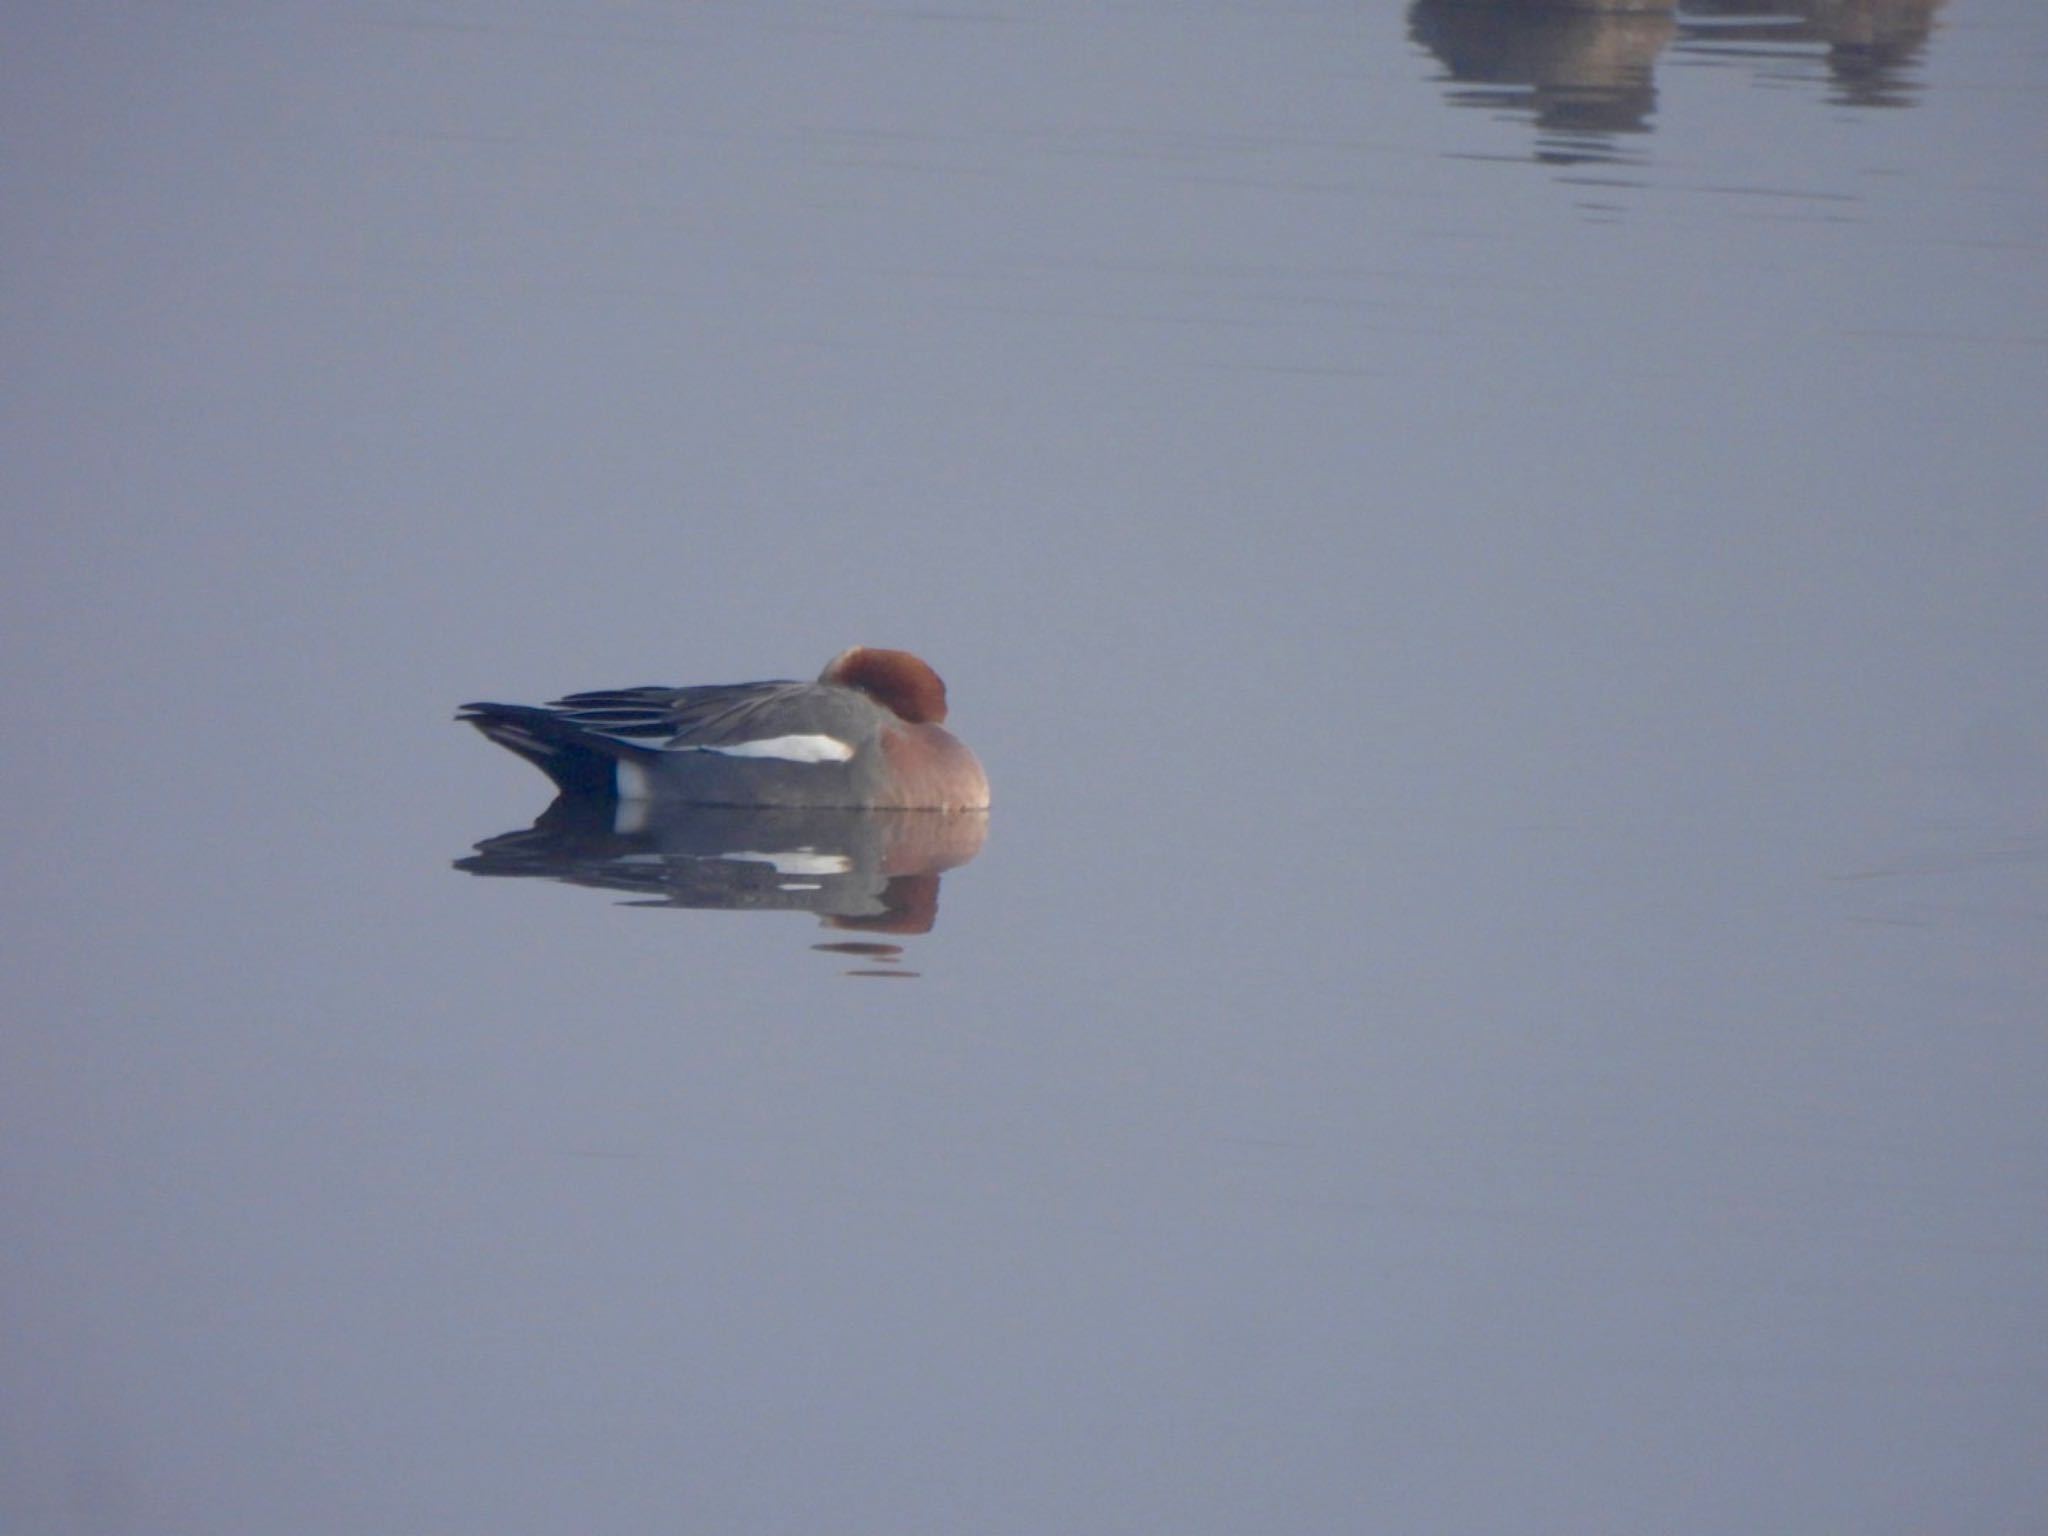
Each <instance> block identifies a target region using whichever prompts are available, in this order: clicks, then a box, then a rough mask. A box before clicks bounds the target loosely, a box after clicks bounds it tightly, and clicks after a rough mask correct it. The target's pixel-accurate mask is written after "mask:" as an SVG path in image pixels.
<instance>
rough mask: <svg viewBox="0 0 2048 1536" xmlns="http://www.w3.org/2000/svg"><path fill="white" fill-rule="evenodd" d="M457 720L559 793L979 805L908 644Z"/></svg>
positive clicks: (941, 706)
mask: <svg viewBox="0 0 2048 1536" xmlns="http://www.w3.org/2000/svg"><path fill="white" fill-rule="evenodd" d="M456 718H457V719H459V720H467V721H468V722H469V723H470V724H471V725H473V726H475V727H476V728H477V729H478V730H479V731H482V732H483V733H484V735H486V736H488V737H490V739H491V740H493V741H495V742H496V743H498V745H499V746H501V747H505V748H507V749H508V750H510V751H513V752H516V753H518V754H519V755H520V756H521V757H523V758H525V759H526V760H527V761H528V762H530V763H532V764H533V765H534V766H535V767H536V768H539V769H540V770H541V772H543V773H545V774H546V775H547V776H548V777H549V778H551V779H553V780H554V781H555V783H556V785H557V786H558V787H559V788H560V789H561V790H562V792H563V793H564V794H573V795H603V796H615V797H617V798H618V799H620V800H627V801H632V800H650V801H663V802H667V803H669V804H675V805H747V806H844V807H850V808H855V809H870V810H873V809H886V810H932V811H979V810H985V809H987V807H988V779H987V777H986V775H984V774H983V773H982V771H981V764H980V763H979V762H978V761H976V759H975V756H974V754H973V753H972V752H970V751H969V750H968V749H967V748H966V747H965V746H963V745H962V744H961V743H960V742H959V741H958V740H957V739H955V738H954V736H953V735H952V733H951V732H949V731H947V730H946V729H945V727H944V726H943V725H942V724H941V722H942V721H943V720H944V719H945V718H946V685H945V684H944V683H942V682H941V681H939V674H938V673H936V672H934V671H933V670H932V669H931V668H930V667H929V666H927V665H926V664H925V663H924V662H922V661H920V660H919V659H918V658H917V657H915V656H913V655H911V654H910V653H909V652H908V651H888V650H879V649H877V648H875V647H873V646H865V645H857V646H855V647H853V648H852V649H851V650H847V651H841V652H840V653H839V654H838V655H837V656H835V657H833V658H832V660H831V661H830V662H828V663H827V664H826V666H825V670H824V671H823V672H820V673H819V674H818V680H817V681H816V682H815V683H799V682H786V681H777V682H766V683H713V684H709V685H706V686H703V687H696V688H620V689H615V690H611V691H607V692H601V693H572V694H570V695H569V696H568V697H567V698H565V699H557V700H555V701H554V703H552V704H548V705H544V706H538V705H532V704H465V705H463V706H462V712H461V714H459V715H457V716H456Z"/></svg>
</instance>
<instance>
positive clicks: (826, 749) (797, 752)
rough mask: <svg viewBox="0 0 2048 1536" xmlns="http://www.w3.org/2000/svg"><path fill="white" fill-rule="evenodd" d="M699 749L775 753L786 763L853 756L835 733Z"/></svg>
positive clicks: (768, 738) (728, 753)
mask: <svg viewBox="0 0 2048 1536" xmlns="http://www.w3.org/2000/svg"><path fill="white" fill-rule="evenodd" d="M698 750H699V751H702V752H716V753H717V754H718V755H719V756H721V757H774V758H780V759H781V760H782V761H783V762H785V763H843V762H845V761H846V760H847V759H848V758H849V757H851V756H853V748H852V747H850V746H848V745H847V744H846V743H845V742H843V741H841V740H840V739H839V738H838V737H837V736H764V737H762V738H761V739H760V740H759V741H735V742H733V743H732V744H731V745H729V746H723V747H700V748H698Z"/></svg>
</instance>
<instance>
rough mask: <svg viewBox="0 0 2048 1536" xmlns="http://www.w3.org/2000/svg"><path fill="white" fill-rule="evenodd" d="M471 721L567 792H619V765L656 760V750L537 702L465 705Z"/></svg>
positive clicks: (461, 716) (460, 716) (464, 716)
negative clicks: (569, 718)
mask: <svg viewBox="0 0 2048 1536" xmlns="http://www.w3.org/2000/svg"><path fill="white" fill-rule="evenodd" d="M455 718H456V719H458V720H466V721H467V722H469V724H471V725H473V726H475V727H476V728H477V729H478V730H479V731H482V732H483V733H484V735H486V736H488V737H490V739H491V740H492V741H495V742H496V743H497V744H498V745H499V746H501V747H503V748H505V750H506V751H508V752H517V753H518V754H519V755H520V756H521V757H523V758H525V759H526V760H527V761H528V762H529V763H531V764H533V766H534V767H536V768H538V769H539V770H540V771H541V772H542V773H544V774H546V775H547V776H548V777H549V778H551V779H553V780H554V781H555V787H556V788H558V789H560V790H561V792H562V793H563V794H565V795H580V796H590V795H616V794H617V793H618V787H619V764H620V763H621V762H630V763H634V764H636V765H639V764H645V763H647V762H651V761H652V760H653V759H654V753H653V752H651V751H649V750H648V749H647V748H645V747H638V746H635V745H633V744H632V743H631V742H627V741H620V740H619V739H618V738H617V737H614V736H600V735H597V734H596V733H594V732H591V731H588V730H585V729H584V728H583V727H581V726H579V725H575V724H573V723H571V722H570V721H567V720H564V719H563V718H562V717H561V716H560V715H558V714H556V713H555V712H554V711H553V710H551V709H542V708H539V707H537V706H535V705H532V704H465V705H463V706H462V712H461V713H460V714H458V715H457V716H456V717H455Z"/></svg>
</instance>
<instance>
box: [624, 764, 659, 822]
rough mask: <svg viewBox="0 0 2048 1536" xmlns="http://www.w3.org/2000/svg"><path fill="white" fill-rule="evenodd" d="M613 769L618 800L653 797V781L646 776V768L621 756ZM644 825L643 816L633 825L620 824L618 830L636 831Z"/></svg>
mask: <svg viewBox="0 0 2048 1536" xmlns="http://www.w3.org/2000/svg"><path fill="white" fill-rule="evenodd" d="M615 771H616V775H617V777H616V783H617V785H618V790H619V799H620V800H622V801H623V800H649V799H652V798H653V796H654V781H653V780H652V779H650V778H649V777H648V774H647V770H646V769H645V768H642V767H641V766H640V765H639V764H638V763H633V762H628V761H627V760H626V759H625V758H623V757H622V758H620V759H619V761H618V763H617V765H616V770H615ZM644 825H645V818H644V817H642V818H640V819H639V820H638V821H637V822H636V824H635V825H633V826H630V827H624V826H622V827H620V828H618V830H619V831H621V832H638V831H640V830H641V828H642V827H643V826H644Z"/></svg>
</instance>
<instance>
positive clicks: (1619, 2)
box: [1408, 0, 1944, 163]
mask: <svg viewBox="0 0 2048 1536" xmlns="http://www.w3.org/2000/svg"><path fill="white" fill-rule="evenodd" d="M1943 3H1944V0H1682V3H1681V0H1414V4H1412V5H1411V6H1410V7H1409V10H1408V35H1409V36H1410V37H1411V38H1412V39H1413V40H1414V41H1415V42H1417V43H1419V44H1420V45H1422V46H1423V47H1425V48H1427V49H1428V50H1429V51H1430V52H1431V53H1432V54H1434V55H1435V56H1436V57H1437V59H1438V60H1439V61H1441V62H1442V64H1443V65H1444V68H1445V70H1446V71H1447V72H1448V74H1449V77H1450V79H1451V80H1452V81H1453V82H1455V83H1456V89H1454V90H1452V91H1451V92H1450V95H1449V99H1450V100H1451V101H1452V103H1453V104H1455V105H1458V106H1467V107H1480V108H1483V109H1486V110H1488V111H1494V112H1500V111H1509V112H1517V113H1522V114H1525V115H1527V116H1528V117H1529V118H1530V119H1531V120H1532V121H1533V122H1534V123H1535V125H1536V127H1537V130H1538V138H1537V146H1536V153H1535V158H1536V159H1538V160H1542V161H1548V162H1552V163H1575V162H1581V161H1589V160H1590V161H1600V160H1610V161H1612V160H1620V159H1623V158H1625V156H1624V153H1623V146H1624V143H1625V139H1626V136H1628V135H1633V134H1643V133H1647V132H1649V130H1650V128H1651V123H1652V118H1653V116H1654V114H1655V111H1656V106H1657V85H1656V63H1657V59H1658V57H1659V55H1661V54H1662V53H1663V51H1664V50H1665V48H1666V47H1667V46H1672V47H1674V51H1675V52H1676V53H1682V54H1684V55H1685V56H1686V58H1687V59H1688V61H1689V62H1693V63H1703V64H1716V65H1728V66H1733V67H1739V68H1744V69H1749V70H1753V71H1755V72H1756V73H1757V74H1758V75H1759V76H1764V77H1768V78H1770V79H1772V80H1777V79H1780V78H1783V77H1784V76H1785V75H1786V72H1787V69H1788V66H1789V67H1790V68H1792V69H1797V70H1800V71H1802V72H1811V71H1812V62H1813V61H1815V60H1819V59H1824V60H1825V65H1826V77H1827V80H1828V82H1829V83H1830V85H1831V86H1832V92H1831V97H1830V99H1831V100H1833V101H1834V102H1836V103H1839V104H1846V105H1853V106H1866V107H1890V106H1904V105H1906V104H1908V103H1909V102H1910V101H1911V100H1912V98H1913V95H1914V91H1915V89H1916V87H1917V84H1918V79H1917V70H1918V66H1919V63H1920V58H1921V54H1922V52H1923V51H1924V48H1925V45H1926V42H1927V38H1928V35H1929V34H1930V33H1931V32H1932V31H1933V28H1934V14H1935V12H1936V11H1937V10H1939V9H1940V8H1941V6H1942V5H1943ZM1674 38H1676V39H1677V42H1676V44H1675V45H1674V44H1673V39H1674Z"/></svg>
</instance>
